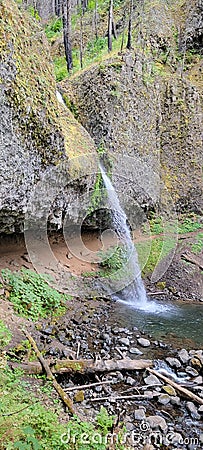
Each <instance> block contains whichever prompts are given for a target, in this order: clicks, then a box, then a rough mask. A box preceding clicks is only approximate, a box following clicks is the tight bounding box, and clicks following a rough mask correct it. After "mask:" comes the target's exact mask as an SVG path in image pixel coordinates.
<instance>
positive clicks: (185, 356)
mask: <svg viewBox="0 0 203 450" xmlns="http://www.w3.org/2000/svg"><path fill="white" fill-rule="evenodd" d="M178 357H179V359H180V360H181V362H182V363H183V364H187V362H188V361H189V359H190V356H189V353H188V351H187V350H186V349H185V348H183V349H182V350H180V351H179V352H178Z"/></svg>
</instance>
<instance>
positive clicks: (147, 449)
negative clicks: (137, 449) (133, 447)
mask: <svg viewBox="0 0 203 450" xmlns="http://www.w3.org/2000/svg"><path fill="white" fill-rule="evenodd" d="M154 449H155V447H154V446H153V445H151V444H146V445H145V446H144V447H143V450H154Z"/></svg>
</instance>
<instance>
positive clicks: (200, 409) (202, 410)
mask: <svg viewBox="0 0 203 450" xmlns="http://www.w3.org/2000/svg"><path fill="white" fill-rule="evenodd" d="M198 413H199V414H203V405H201V406H200V407H199V408H198Z"/></svg>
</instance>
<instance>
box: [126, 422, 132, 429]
mask: <svg viewBox="0 0 203 450" xmlns="http://www.w3.org/2000/svg"><path fill="white" fill-rule="evenodd" d="M125 426H126V429H127V431H133V430H134V425H133V423H132V422H126V423H125Z"/></svg>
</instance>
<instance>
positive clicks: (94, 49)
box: [86, 37, 107, 60]
mask: <svg viewBox="0 0 203 450" xmlns="http://www.w3.org/2000/svg"><path fill="white" fill-rule="evenodd" d="M106 47H107V38H106V37H98V38H97V39H94V40H93V41H90V42H88V44H87V48H86V56H87V58H88V59H91V60H92V59H94V58H95V57H97V56H98V54H99V53H101V50H103V49H104V48H106Z"/></svg>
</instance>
